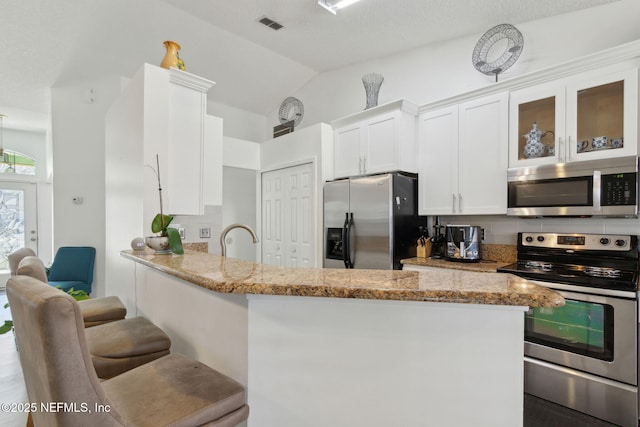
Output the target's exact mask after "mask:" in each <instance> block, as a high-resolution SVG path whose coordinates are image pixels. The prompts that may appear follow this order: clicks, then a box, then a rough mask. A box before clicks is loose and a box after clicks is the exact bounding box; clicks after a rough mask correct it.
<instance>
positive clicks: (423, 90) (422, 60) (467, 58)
mask: <svg viewBox="0 0 640 427" xmlns="http://www.w3.org/2000/svg"><path fill="white" fill-rule="evenodd" d="M639 16H640V2H638V1H637V0H620V1H617V2H613V3H609V4H606V5H604V6H600V7H594V8H589V9H584V10H581V11H578V12H573V13H570V14H565V15H559V16H555V17H551V18H546V19H542V20H538V21H532V22H526V23H512V24H514V25H515V26H516V27H517V28H518V29H519V30H520V32H522V34H523V36H524V49H523V52H522V55H521V56H520V58H519V59H518V61H517V62H516V64H515V65H514V66H513V67H512V68H511V69H509V70H507V71H506V72H505V73H504V74H502V75H501V76H500V78H499V79H500V81H502V80H506V79H508V78H512V77H515V76H520V75H522V74H526V73H530V72H533V71H536V70H540V69H544V68H547V67H550V66H552V65H557V64H560V63H563V62H567V61H569V60H571V59H575V58H579V57H582V56H585V55H587V54H590V53H594V52H598V51H600V50H603V49H606V48H610V47H614V46H618V45H620V44H623V43H626V42H630V41H633V40H637V39H639V38H640V26H639V25H638V23H637V21H638V17H639ZM605 23H606V24H605ZM496 24H499V22H497V23H496ZM487 30H488V28H487ZM481 36H482V34H476V35H474V36H470V37H465V38H460V39H455V40H451V41H447V42H444V43H438V44H434V45H428V46H424V47H422V48H419V49H414V50H410V51H406V52H401V53H398V54H396V55H393V56H390V57H384V58H377V59H376V60H373V61H368V62H364V63H357V64H354V65H351V66H348V67H344V68H340V69H337V70H333V71H329V72H326V73H322V74H320V75H318V76H316V77H314V78H313V79H311V80H310V81H309V83H307V84H306V85H305V86H303V87H302V88H301V89H300V90H298V91H297V92H295V93H293V94H292V96H295V97H296V98H298V99H300V100H301V101H302V103H303V104H304V109H305V113H304V118H303V120H302V122H301V126H305V127H306V126H311V125H313V124H315V123H318V122H326V123H330V122H331V121H333V120H335V119H337V118H340V117H344V116H347V115H350V114H353V113H356V112H358V111H362V110H363V109H364V107H365V92H364V87H363V85H362V80H361V79H362V76H363V75H364V74H366V73H370V72H377V73H381V74H382V75H383V76H384V83H383V84H382V87H381V89H380V94H379V97H378V103H379V104H384V103H387V102H390V101H394V100H396V99H401V98H405V99H408V100H410V101H412V102H414V103H417V104H418V105H423V104H427V103H430V102H434V101H437V100H440V99H443V98H448V97H451V96H454V95H458V94H461V93H463V92H467V91H471V90H473V89H478V88H482V87H485V86H490V85H492V84H493V82H494V77H492V76H486V75H484V74H481V73H480V72H478V71H476V69H475V68H474V67H473V64H472V63H471V53H472V52H473V48H474V46H475V44H476V42H477V41H478V39H479V38H480V37H481ZM277 114H278V110H277V109H274V110H273V111H272V112H271V113H270V114H269V115H268V116H267V130H266V131H270V130H271V129H270V128H269V126H272V123H277V122H278V120H277Z"/></svg>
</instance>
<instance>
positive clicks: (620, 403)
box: [498, 233, 639, 427]
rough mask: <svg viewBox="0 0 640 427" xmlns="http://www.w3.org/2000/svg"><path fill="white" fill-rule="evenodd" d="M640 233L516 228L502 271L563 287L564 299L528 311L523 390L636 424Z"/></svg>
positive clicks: (599, 415)
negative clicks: (514, 245) (514, 257)
mask: <svg viewBox="0 0 640 427" xmlns="http://www.w3.org/2000/svg"><path fill="white" fill-rule="evenodd" d="M638 259H639V257H638V238H637V236H629V235H606V234H575V233H518V262H517V263H515V264H511V265H508V266H506V267H504V268H500V269H499V270H498V271H500V272H506V273H512V274H515V275H518V276H521V277H524V278H526V279H528V280H532V281H534V282H536V283H538V284H539V285H542V286H546V287H549V288H552V289H554V290H556V291H558V292H559V293H560V294H562V296H563V297H564V298H565V300H566V304H565V305H564V306H563V307H557V308H533V309H531V310H529V312H528V313H527V314H526V316H525V366H524V367H525V391H526V392H527V393H530V394H533V395H535V396H538V397H541V398H543V399H546V400H550V401H552V402H556V403H559V404H561V405H564V406H567V407H570V408H572V409H575V410H578V411H581V412H584V413H587V414H590V415H593V416H595V417H598V418H602V419H604V420H607V421H609V422H612V423H615V424H618V425H621V426H633V427H637V426H638V407H639V401H638V293H637V290H638V271H639V265H638Z"/></svg>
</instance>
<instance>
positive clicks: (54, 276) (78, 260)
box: [49, 246, 96, 294]
mask: <svg viewBox="0 0 640 427" xmlns="http://www.w3.org/2000/svg"><path fill="white" fill-rule="evenodd" d="M95 259H96V249H95V248H92V247H90V246H62V247H60V248H59V249H58V252H56V256H55V257H54V258H53V264H51V268H49V284H50V285H51V286H56V287H58V288H60V289H62V290H63V291H65V292H66V291H68V290H69V289H71V288H73V289H75V290H76V291H78V290H83V291H85V292H86V293H88V294H89V293H91V283H93V265H94V263H95Z"/></svg>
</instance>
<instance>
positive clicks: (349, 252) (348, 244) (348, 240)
mask: <svg viewBox="0 0 640 427" xmlns="http://www.w3.org/2000/svg"><path fill="white" fill-rule="evenodd" d="M352 230H353V212H351V213H350V214H349V224H348V226H347V242H348V243H347V252H346V253H347V263H346V264H345V265H346V266H347V268H353V259H352V258H351V231H352Z"/></svg>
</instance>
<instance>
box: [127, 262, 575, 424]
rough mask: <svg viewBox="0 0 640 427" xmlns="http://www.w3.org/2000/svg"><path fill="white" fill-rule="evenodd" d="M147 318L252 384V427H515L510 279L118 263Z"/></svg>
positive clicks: (544, 301)
mask: <svg viewBox="0 0 640 427" xmlns="http://www.w3.org/2000/svg"><path fill="white" fill-rule="evenodd" d="M121 254H122V256H124V257H125V258H127V259H130V260H132V261H134V262H135V266H136V267H135V275H136V285H135V286H136V289H135V295H136V307H137V313H136V314H138V315H144V316H147V317H149V318H150V319H151V320H152V321H153V322H155V323H156V324H157V325H158V326H160V327H161V328H163V329H164V330H165V331H166V332H167V333H168V334H169V336H170V337H171V339H172V342H173V344H172V351H174V352H181V353H186V354H187V355H189V356H192V357H195V358H197V359H199V360H201V361H203V362H204V363H207V364H210V365H211V366H213V367H215V368H216V369H218V370H220V371H221V372H223V373H225V374H227V375H230V376H232V377H233V378H235V379H237V380H238V381H240V382H241V383H243V384H245V385H246V386H247V390H248V403H249V405H250V407H251V415H250V417H249V422H248V425H250V426H260V427H263V426H266V427H269V426H278V427H281V426H305V427H306V426H311V427H313V426H318V427H321V426H322V427H325V426H391V425H398V426H425V425H437V426H448V425H451V426H458V425H474V426H492V427H494V426H508V427H512V426H519V425H522V408H523V403H522V400H523V397H522V390H523V379H522V375H523V361H522V355H523V342H524V339H523V312H524V311H525V310H526V309H527V307H530V306H549V307H551V306H559V305H562V304H563V303H564V300H563V299H562V297H561V296H560V295H559V294H557V293H555V292H553V291H551V290H549V289H546V288H543V287H539V286H537V285H535V284H533V283H531V282H528V281H526V280H523V279H520V278H518V277H516V276H512V275H509V274H498V273H476V272H468V271H447V270H443V271H441V272H431V271H430V272H413V271H382V270H341V269H340V270H339V269H312V268H301V269H284V268H278V267H273V266H268V265H263V264H255V263H250V262H245V261H241V260H237V259H232V258H224V257H219V256H216V255H211V254H206V253H197V252H186V253H185V255H181V256H176V255H155V254H153V253H152V252H151V251H123V252H122V253H121Z"/></svg>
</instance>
